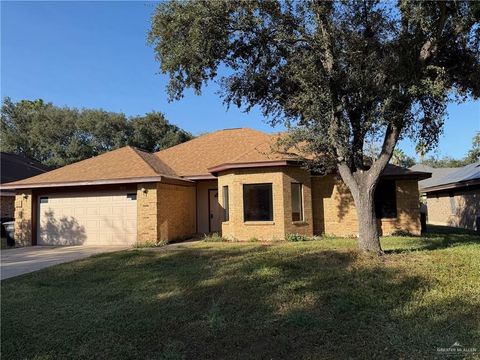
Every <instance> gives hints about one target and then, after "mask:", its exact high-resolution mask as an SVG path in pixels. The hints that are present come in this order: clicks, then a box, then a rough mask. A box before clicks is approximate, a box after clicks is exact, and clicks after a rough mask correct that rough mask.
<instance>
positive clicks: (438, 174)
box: [410, 164, 459, 190]
mask: <svg viewBox="0 0 480 360" xmlns="http://www.w3.org/2000/svg"><path fill="white" fill-rule="evenodd" d="M458 169H459V168H433V167H431V166H428V165H425V164H415V165H413V166H412V167H411V168H410V170H414V171H423V172H429V173H431V174H432V177H431V178H430V179H426V180H422V181H419V182H418V187H419V188H420V190H422V189H424V188H426V187H429V186H433V184H435V182H436V181H437V180H438V179H439V178H442V177H444V176H446V175H448V174H450V173H452V172H454V171H457V170H458Z"/></svg>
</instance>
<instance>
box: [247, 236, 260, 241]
mask: <svg viewBox="0 0 480 360" xmlns="http://www.w3.org/2000/svg"><path fill="white" fill-rule="evenodd" d="M248 242H258V239H257V238H256V237H255V236H252V237H251V238H250V239H248Z"/></svg>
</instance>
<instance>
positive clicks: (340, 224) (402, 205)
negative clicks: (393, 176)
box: [312, 175, 421, 236]
mask: <svg viewBox="0 0 480 360" xmlns="http://www.w3.org/2000/svg"><path fill="white" fill-rule="evenodd" d="M396 197H397V218H396V219H382V220H381V221H380V222H379V226H380V233H381V234H382V235H389V234H391V233H393V232H395V231H397V230H403V231H408V232H410V233H412V234H415V235H419V234H420V232H421V228H420V207H419V206H420V205H419V193H418V185H417V180H397V181H396ZM312 204H313V219H314V233H315V234H318V235H320V234H328V235H337V236H352V235H353V236H357V235H358V220H357V212H356V209H355V204H354V202H353V197H352V195H351V193H350V191H349V189H348V188H347V186H346V185H345V184H344V183H343V181H341V180H340V179H339V178H338V177H337V176H334V175H328V176H322V177H320V176H314V177H312Z"/></svg>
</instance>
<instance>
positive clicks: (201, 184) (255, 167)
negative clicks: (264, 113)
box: [8, 129, 429, 245]
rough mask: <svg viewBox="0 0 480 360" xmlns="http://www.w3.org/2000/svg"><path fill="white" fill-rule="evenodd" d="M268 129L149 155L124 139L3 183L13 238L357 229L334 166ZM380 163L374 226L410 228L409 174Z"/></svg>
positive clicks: (154, 237)
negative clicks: (306, 164) (11, 205)
mask: <svg viewBox="0 0 480 360" xmlns="http://www.w3.org/2000/svg"><path fill="white" fill-rule="evenodd" d="M275 142H276V136H275V135H271V134H266V133H263V132H260V131H256V130H252V129H227V130H221V131H217V132H214V133H211V134H207V135H203V136H200V137H198V138H196V139H193V140H190V141H188V142H185V143H183V144H179V145H176V146H174V147H171V148H169V149H166V150H162V151H159V152H157V153H155V154H151V153H147V152H144V151H141V150H139V149H136V148H132V147H124V148H121V149H118V150H114V151H111V152H108V153H105V154H102V155H100V156H97V157H94V158H91V159H87V160H83V161H80V162H78V163H75V164H71V165H67V166H65V167H63V168H60V169H57V170H53V171H50V172H48V173H45V174H42V175H39V176H35V177H32V178H29V179H25V180H22V181H18V182H14V183H12V184H9V185H8V187H9V188H11V189H15V190H16V200H15V221H16V236H17V242H18V243H19V244H24V245H35V244H39V245H41V244H135V243H158V242H160V241H172V240H176V239H182V238H187V237H190V236H192V235H195V234H204V233H213V232H217V233H221V234H222V236H224V237H225V238H229V239H235V240H248V239H250V238H257V239H261V240H272V239H283V238H285V236H286V235H287V234H289V233H300V234H304V235H309V236H311V235H314V234H319V235H320V234H332V235H340V236H349V235H356V234H357V218H356V212H355V208H354V204H353V199H352V196H351V194H350V193H349V191H348V189H347V188H346V186H345V184H343V182H342V181H341V180H340V178H339V177H338V176H337V175H334V174H332V175H326V176H319V175H316V174H312V173H310V172H308V171H306V170H305V169H303V168H302V167H301V166H300V163H299V162H298V161H297V160H296V159H294V158H293V157H291V156H286V155H285V154H281V153H279V152H277V151H275V150H274V149H273V148H274V147H273V146H272V144H274V143H275ZM428 176H429V174H428V173H423V172H416V171H411V170H408V169H404V168H400V167H396V166H392V165H389V166H388V167H387V169H386V170H385V172H384V173H383V175H382V177H381V181H380V183H379V185H378V188H377V196H376V211H377V216H378V218H379V221H378V224H379V228H380V230H381V233H383V234H384V235H387V234H391V233H392V232H394V231H396V230H403V231H408V232H410V233H412V234H420V217H419V193H418V180H419V179H424V178H426V177H428Z"/></svg>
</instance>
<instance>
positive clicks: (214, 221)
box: [208, 189, 220, 233]
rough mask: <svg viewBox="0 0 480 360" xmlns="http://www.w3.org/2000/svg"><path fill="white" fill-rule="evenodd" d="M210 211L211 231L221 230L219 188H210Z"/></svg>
mask: <svg viewBox="0 0 480 360" xmlns="http://www.w3.org/2000/svg"><path fill="white" fill-rule="evenodd" d="M208 213H209V214H208V218H209V230H210V232H211V233H214V232H217V233H218V232H220V205H219V203H218V190H217V189H210V190H208Z"/></svg>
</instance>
